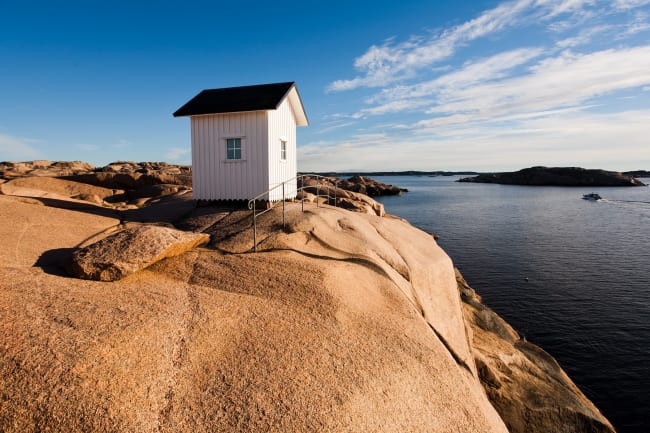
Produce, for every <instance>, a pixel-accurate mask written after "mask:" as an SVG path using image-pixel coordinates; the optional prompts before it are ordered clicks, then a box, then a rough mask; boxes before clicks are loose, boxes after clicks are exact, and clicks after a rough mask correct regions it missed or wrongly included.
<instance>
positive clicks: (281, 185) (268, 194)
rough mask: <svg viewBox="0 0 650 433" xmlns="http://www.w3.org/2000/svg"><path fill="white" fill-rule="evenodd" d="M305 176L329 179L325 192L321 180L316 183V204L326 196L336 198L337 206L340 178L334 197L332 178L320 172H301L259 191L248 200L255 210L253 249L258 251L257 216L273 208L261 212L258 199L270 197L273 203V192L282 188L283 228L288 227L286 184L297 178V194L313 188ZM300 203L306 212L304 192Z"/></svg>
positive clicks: (249, 206) (250, 207) (335, 185)
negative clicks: (331, 187)
mask: <svg viewBox="0 0 650 433" xmlns="http://www.w3.org/2000/svg"><path fill="white" fill-rule="evenodd" d="M305 177H313V178H316V179H318V180H321V179H326V180H327V181H328V183H327V188H326V190H325V191H326V193H325V194H321V182H319V183H318V184H317V185H316V206H320V203H319V198H326V199H327V201H330V199H332V198H333V199H334V200H333V203H334V206H336V200H337V190H338V180H336V181H334V197H332V196H331V195H330V185H329V182H331V179H329V178H327V177H325V176H321V175H318V174H299V175H297V176H294V177H292V178H291V179H287V180H285V181H284V182H281V183H279V184H277V185H275V186H274V187H272V188H269V189H268V190H266V191H264V192H262V193H259V194H258V195H256V196H255V197H253V198H251V199H250V200H248V209H250V210H252V211H253V249H254V251H255V252H257V218H258V217H259V216H260V215H264V214H265V213H267V212H269V211H270V210H272V209H273V206H271V207H269V208H267V209H265V210H263V211H261V212H257V209H256V203H257V202H258V201H260V200H261V199H262V198H264V197H268V198H269V203H271V200H270V198H271V192H272V191H275V190H276V189H278V188H282V200H281V201H282V228H284V227H286V217H285V214H286V206H285V203H286V201H287V197H286V185H287V184H288V183H289V182H293V181H294V180H295V181H296V195H297V194H298V192H303V193H304V191H305V189H306V188H311V187H312V185H307V186H305V183H304V181H305ZM298 179H300V187H299V188H298ZM278 201H280V200H278ZM300 203H301V210H302V211H303V212H304V211H305V195H304V194H302V197H301V199H300Z"/></svg>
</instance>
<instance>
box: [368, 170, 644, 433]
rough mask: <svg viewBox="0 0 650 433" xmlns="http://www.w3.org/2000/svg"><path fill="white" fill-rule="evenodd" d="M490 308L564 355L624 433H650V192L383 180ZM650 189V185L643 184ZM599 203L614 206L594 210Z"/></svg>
mask: <svg viewBox="0 0 650 433" xmlns="http://www.w3.org/2000/svg"><path fill="white" fill-rule="evenodd" d="M377 179H378V180H381V181H383V182H386V183H390V184H394V185H397V186H400V187H405V188H408V189H409V192H408V193H406V194H404V195H402V196H401V197H383V198H381V199H380V201H381V202H383V203H384V205H385V207H386V211H387V212H389V213H392V214H395V215H398V216H401V217H403V218H406V219H408V220H409V221H410V222H411V223H412V224H413V225H415V226H417V227H419V228H421V229H423V230H425V231H428V232H434V233H437V234H439V235H440V239H439V240H438V243H439V244H440V245H441V246H442V247H443V248H444V249H445V250H446V251H447V253H448V254H449V255H450V256H451V258H452V259H453V261H454V263H455V264H456V266H458V268H459V269H460V270H461V272H462V273H463V275H464V276H465V278H466V279H467V280H468V282H469V283H470V284H471V285H472V286H473V287H474V288H475V289H476V290H477V292H478V293H479V294H480V295H481V296H482V297H483V301H484V302H485V303H486V304H487V305H488V306H490V307H491V308H492V309H493V310H495V311H496V312H497V313H499V314H500V315H501V316H502V317H503V318H504V319H506V320H507V321H508V322H509V323H510V324H511V325H513V326H514V327H515V328H516V329H517V330H518V331H519V333H520V334H522V335H524V336H525V337H526V339H528V340H529V341H531V342H534V343H536V344H538V345H539V346H541V347H542V348H543V349H544V350H546V351H547V352H549V353H550V354H551V355H553V356H554V357H555V358H556V359H557V360H558V361H559V363H560V364H561V365H562V367H563V368H564V369H565V370H566V372H567V373H568V374H569V376H570V377H571V378H572V379H573V380H574V381H575V382H576V384H577V385H578V386H579V387H580V388H581V389H582V391H583V392H584V393H585V394H586V395H587V396H588V397H589V398H590V399H591V400H592V401H593V402H594V403H595V404H596V406H598V408H600V410H601V412H602V413H603V414H604V415H605V416H606V417H607V418H608V419H609V420H610V421H611V422H612V423H613V424H614V427H615V428H616V429H617V430H618V431H619V432H620V433H628V432H650V187H637V188H631V187H628V188H618V187H616V188H614V187H608V188H579V187H573V188H571V187H569V188H567V187H526V186H510V185H490V184H473V183H458V182H455V181H456V180H457V179H458V177H444V176H441V177H427V176H421V177H420V176H390V177H377ZM642 180H643V181H644V183H650V179H642ZM590 192H596V193H599V194H600V195H601V196H602V197H603V198H604V199H605V200H604V201H599V202H593V201H587V200H582V195H583V194H586V193H590Z"/></svg>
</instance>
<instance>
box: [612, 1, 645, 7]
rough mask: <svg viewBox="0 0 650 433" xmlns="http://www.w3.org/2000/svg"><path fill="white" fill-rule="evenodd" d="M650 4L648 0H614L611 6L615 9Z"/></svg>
mask: <svg viewBox="0 0 650 433" xmlns="http://www.w3.org/2000/svg"><path fill="white" fill-rule="evenodd" d="M648 4H650V0H615V1H614V2H613V6H614V7H615V8H616V9H634V8H638V7H641V6H645V5H648Z"/></svg>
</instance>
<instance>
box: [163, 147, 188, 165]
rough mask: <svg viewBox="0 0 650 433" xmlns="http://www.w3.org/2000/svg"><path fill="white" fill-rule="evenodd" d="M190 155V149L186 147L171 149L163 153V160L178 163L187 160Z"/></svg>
mask: <svg viewBox="0 0 650 433" xmlns="http://www.w3.org/2000/svg"><path fill="white" fill-rule="evenodd" d="M189 155H190V149H189V148H186V147H172V148H171V149H169V150H168V151H167V152H166V153H165V159H166V160H167V161H172V162H178V161H186V160H188V159H189V158H188V156H189Z"/></svg>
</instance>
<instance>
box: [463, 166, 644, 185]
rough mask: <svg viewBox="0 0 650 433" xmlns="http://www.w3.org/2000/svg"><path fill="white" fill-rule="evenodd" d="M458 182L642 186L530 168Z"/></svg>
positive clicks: (593, 172)
mask: <svg viewBox="0 0 650 433" xmlns="http://www.w3.org/2000/svg"><path fill="white" fill-rule="evenodd" d="M458 182H477V183H498V184H503V185H531V186H541V185H548V186H645V184H644V183H643V182H641V181H639V180H637V179H635V178H634V177H632V176H630V175H626V174H623V173H619V172H614V171H606V170H597V169H585V168H580V167H530V168H524V169H523V170H519V171H515V172H505V173H486V174H480V175H478V176H474V177H465V178H462V179H459V180H458Z"/></svg>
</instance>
